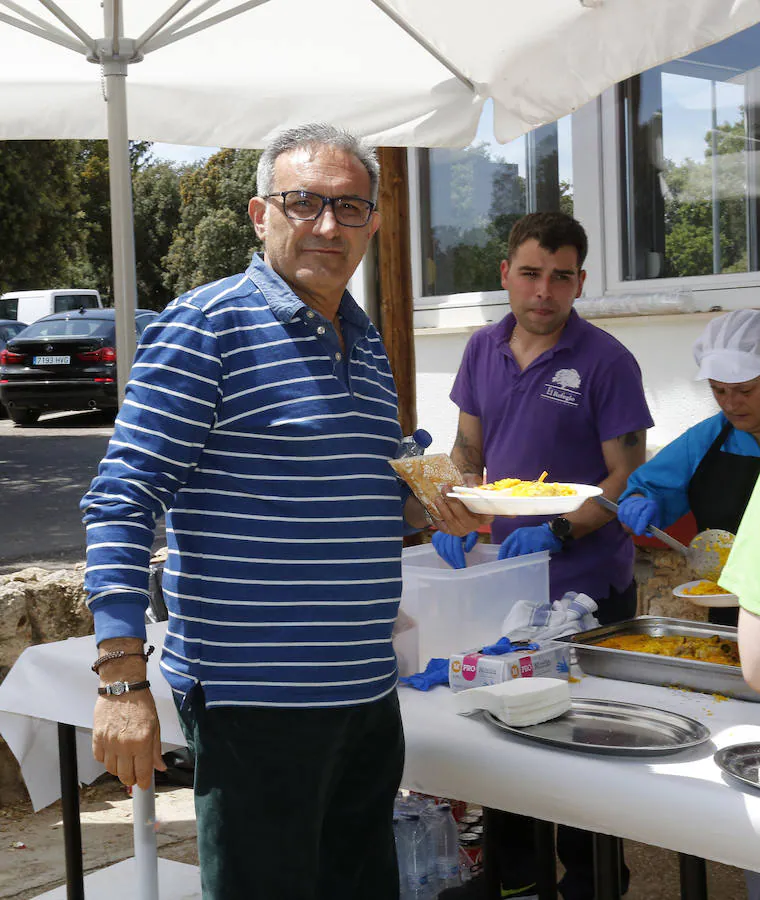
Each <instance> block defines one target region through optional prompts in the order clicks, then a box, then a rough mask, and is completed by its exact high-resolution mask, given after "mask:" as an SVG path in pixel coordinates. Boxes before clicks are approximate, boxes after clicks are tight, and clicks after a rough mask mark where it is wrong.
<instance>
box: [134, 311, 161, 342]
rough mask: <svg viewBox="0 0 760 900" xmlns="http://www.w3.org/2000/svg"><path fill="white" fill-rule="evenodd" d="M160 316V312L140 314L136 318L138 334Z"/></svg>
mask: <svg viewBox="0 0 760 900" xmlns="http://www.w3.org/2000/svg"><path fill="white" fill-rule="evenodd" d="M157 318H158V313H144V314H143V315H138V316H137V317H136V318H135V328H136V330H137V336H138V337H140V335H141V334H142V333H143V331H145V329H146V328H147V327H148V325H150V323H151V322H153V321H155V320H156V319H157Z"/></svg>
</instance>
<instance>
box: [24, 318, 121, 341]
mask: <svg viewBox="0 0 760 900" xmlns="http://www.w3.org/2000/svg"><path fill="white" fill-rule="evenodd" d="M113 327H114V322H113V319H92V318H81V319H79V318H77V319H74V318H72V319H47V320H45V319H42V320H41V321H39V322H35V323H34V325H30V326H29V327H28V328H27V329H26V331H25V332H24V334H23V337H24V339H25V340H26V339H29V338H40V339H45V338H51V337H108V335H110V334H113Z"/></svg>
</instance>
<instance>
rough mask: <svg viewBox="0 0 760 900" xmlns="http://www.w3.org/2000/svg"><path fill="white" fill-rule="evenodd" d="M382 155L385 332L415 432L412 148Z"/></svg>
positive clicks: (405, 428)
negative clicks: (409, 155)
mask: <svg viewBox="0 0 760 900" xmlns="http://www.w3.org/2000/svg"><path fill="white" fill-rule="evenodd" d="M378 157H379V159H380V173H381V174H380V193H379V196H378V209H379V211H380V213H381V214H382V217H383V221H382V224H381V225H380V230H379V231H378V233H377V256H378V282H379V302H378V307H379V312H380V332H381V334H382V336H383V342H384V343H385V349H386V350H387V351H388V358H389V360H390V364H391V369H392V371H393V377H394V378H395V379H396V390H397V391H398V411H399V420H400V422H401V429H402V432H403V433H404V434H411V433H412V432H413V431H414V429H415V428H416V427H417V388H416V369H415V364H414V324H413V303H414V299H413V295H412V256H411V247H410V242H409V189H408V181H407V165H406V149H405V148H403V147H379V148H378Z"/></svg>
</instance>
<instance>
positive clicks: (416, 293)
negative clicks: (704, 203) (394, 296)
mask: <svg viewBox="0 0 760 900" xmlns="http://www.w3.org/2000/svg"><path fill="white" fill-rule="evenodd" d="M757 89H758V92H759V93H760V79H758V86H757ZM618 115H619V101H618V91H617V86H613V87H611V88H608V89H607V90H606V91H604V93H602V94H601V95H600V96H599V97H597V98H596V99H594V100H592V101H590V102H589V103H587V104H585V105H584V106H582V107H580V108H579V109H578V110H576V111H575V112H573V113H572V125H571V134H572V148H573V205H574V212H575V216H576V218H578V220H579V221H580V222H581V223H582V224H583V226H584V228H585V229H586V231H587V233H588V237H589V254H588V258H587V260H586V263H585V266H584V268H585V269H586V271H587V278H586V283H585V287H584V291H583V297H584V298H587V299H594V298H601V297H603V296H620V295H622V294H633V295H646V294H650V295H651V294H657V293H668V292H671V291H675V290H682V291H691V292H692V293H693V295H694V299H695V303H696V307H697V310H698V311H700V312H703V311H706V310H710V309H713V308H715V307H722V308H723V309H726V310H731V309H743V308H752V307H759V308H760V297H759V296H758V293H757V288H758V287H760V271H757V272H732V273H719V274H710V275H695V276H686V277H683V278H652V279H638V280H625V279H624V278H623V270H622V242H623V240H624V229H623V222H622V213H623V204H622V197H621V190H622V182H621V178H620V175H619V172H620V166H621V165H622V160H623V154H622V152H621V149H622V148H621V147H620V143H619V142H620V137H619V129H618ZM407 153H408V160H407V161H408V172H409V182H408V183H409V211H410V215H409V228H410V247H411V263H412V289H413V297H414V313H415V319H420V320H421V321H420V324H422V322H423V321H424V322H425V327H426V329H427V328H430V327H436V324H435V321H436V313H440V314H441V316H440V320H441V321H440V327H445V321H444V320H448V321H451V319H452V316H453V318H455V319H456V320H457V321H462V322H471V321H472V320H473V319H472V317H473V314H474V315H475V318H477V319H485V320H488V319H489V318H490V317H489V316H488V313H492V312H495V311H496V309H497V308H504V309H506V308H508V299H509V298H508V294H507V292H506V291H503V290H500V291H471V292H467V293H461V294H441V295H432V296H428V295H425V294H423V293H422V288H423V277H422V267H423V258H422V231H421V229H422V215H421V195H420V180H419V169H418V166H419V156H420V152H419V150H417V149H416V148H413V147H410V148H408V151H407ZM635 315H641V314H635Z"/></svg>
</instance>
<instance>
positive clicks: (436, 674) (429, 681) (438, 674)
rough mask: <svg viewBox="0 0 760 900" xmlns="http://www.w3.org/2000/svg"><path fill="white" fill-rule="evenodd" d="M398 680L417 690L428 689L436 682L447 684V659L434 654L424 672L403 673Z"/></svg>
mask: <svg viewBox="0 0 760 900" xmlns="http://www.w3.org/2000/svg"><path fill="white" fill-rule="evenodd" d="M399 681H400V682H401V683H402V684H408V685H409V687H413V688H417V690H418V691H429V690H430V688H431V687H435V686H436V685H437V684H448V683H449V661H448V659H440V658H438V657H435V656H434V657H433V659H431V660H430V662H429V663H428V664H427V666H426V667H425V671H424V672H417V674H416V675H404V676H403V678H399Z"/></svg>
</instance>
